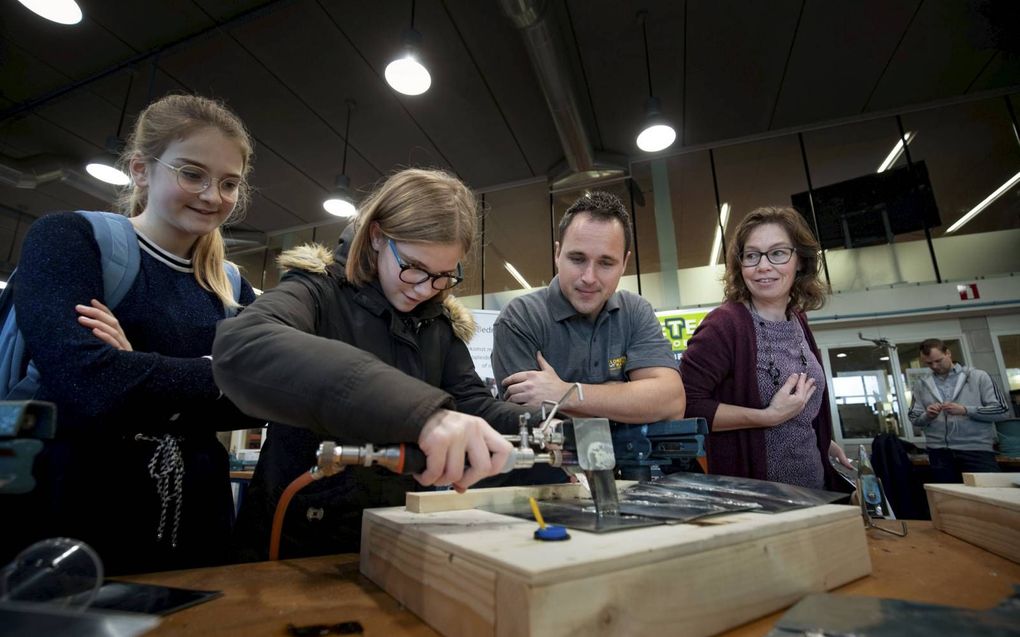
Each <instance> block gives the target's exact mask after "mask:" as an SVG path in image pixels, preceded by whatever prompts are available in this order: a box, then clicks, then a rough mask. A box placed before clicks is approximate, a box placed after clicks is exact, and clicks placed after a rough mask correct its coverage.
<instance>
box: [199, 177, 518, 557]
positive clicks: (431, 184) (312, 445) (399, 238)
mask: <svg viewBox="0 0 1020 637" xmlns="http://www.w3.org/2000/svg"><path fill="white" fill-rule="evenodd" d="M477 213H478V212H477V203H476V200H475V198H474V196H473V195H472V193H471V191H470V190H468V188H467V187H466V186H465V185H464V184H463V183H461V182H460V181H459V180H458V179H456V178H454V177H452V176H450V175H448V174H446V173H443V172H440V171H435V170H415V169H408V170H403V171H400V172H398V173H396V174H394V175H392V176H391V177H390V178H389V179H387V180H386V181H385V183H383V184H382V186H380V187H379V188H378V189H377V190H376V191H375V192H374V193H372V195H370V196H369V197H368V199H367V200H366V201H365V202H363V204H362V205H361V207H360V212H359V215H358V217H357V218H356V220H355V221H354V222H353V223H352V224H351V225H349V226H348V227H347V228H346V229H345V230H344V232H343V233H342V235H341V238H340V243H339V246H338V247H337V248H336V249H335V250H327V249H326V248H324V247H322V246H304V247H301V248H297V249H295V250H292V251H289V252H286V253H284V254H283V255H282V256H281V258H280V264H281V265H282V266H283V267H284V268H286V269H287V270H288V272H287V273H286V274H285V275H284V277H283V280H282V281H281V282H280V284H279V286H277V287H276V288H274V289H272V290H269V291H267V292H266V293H265V294H263V295H262V296H261V297H260V298H259V300H258V301H256V302H255V303H254V304H252V305H251V307H249V308H247V309H246V310H245V312H244V313H243V314H242V315H240V316H238V317H237V318H233V319H230V320H228V321H224V322H223V323H222V324H221V325H220V327H219V328H218V330H217V335H216V342H215V344H214V346H213V357H214V361H215V362H214V365H213V367H214V372H215V375H216V380H217V382H218V383H219V384H220V386H221V387H222V388H223V390H224V391H225V392H226V393H227V395H228V396H230V397H231V398H232V399H233V400H235V401H236V402H237V404H238V405H240V406H241V408H242V409H244V410H245V411H247V412H248V413H251V414H254V415H257V416H259V417H262V418H265V419H267V420H270V421H272V422H271V424H270V425H269V431H268V437H267V440H266V442H265V444H264V445H263V447H262V452H261V455H260V457H259V463H258V466H257V467H256V469H255V475H254V477H253V478H252V481H251V484H250V486H249V488H248V491H247V494H246V495H245V499H244V503H243V504H242V506H241V511H240V514H239V516H238V523H237V532H236V540H237V543H238V553H239V555H238V557H239V558H240V559H245V560H258V559H266V557H267V554H268V547H269V544H270V536H271V529H270V526H271V524H270V522H271V520H272V518H273V515H274V511H275V509H276V506H277V503H278V501H279V500H280V499H281V492H282V491H283V490H284V488H285V487H286V486H287V485H289V484H291V483H292V482H293V481H294V480H295V479H297V478H298V477H299V476H301V475H302V474H303V473H307V471H308V470H309V468H310V467H311V466H312V465H314V464H315V461H316V451H317V449H318V447H319V444H320V443H321V442H323V441H325V440H332V441H335V442H337V443H338V444H364V443H373V444H376V445H385V444H395V443H417V444H418V445H419V446H420V447H421V449H422V450H423V451H424V452H425V454H426V456H427V459H428V468H427V469H426V470H425V471H424V472H423V473H422V474H420V475H417V476H415V478H414V479H412V478H411V477H410V476H399V475H396V474H394V473H391V472H390V471H389V470H388V469H384V468H381V467H360V466H357V467H348V468H347V469H346V470H345V471H343V472H342V473H340V474H338V475H334V476H331V477H328V478H324V479H322V480H318V481H316V482H313V483H311V484H310V485H308V486H307V487H306V488H304V489H303V490H302V491H300V492H298V493H297V494H296V495H295V496H294V499H293V501H291V502H290V505H289V507H287V513H286V517H285V518H284V519H283V523H282V543H281V546H280V550H279V555H280V557H282V558H286V557H300V556H308V555H321V554H328V553H337V552H346V551H356V550H358V548H359V545H360V536H361V512H362V510H363V509H365V508H367V507H377V506H394V505H402V504H403V503H404V500H405V494H406V492H407V491H411V490H415V488H416V483H415V479H416V480H417V483H418V484H420V485H426V486H427V485H449V484H452V485H453V486H454V487H455V488H457V489H458V490H463V489H464V488H467V487H468V486H470V485H472V484H474V483H475V482H477V481H478V480H480V479H482V478H485V477H487V476H490V475H494V474H496V473H498V472H499V470H500V469H501V468H502V467H503V466H504V465H505V463H506V461H507V458H508V457H509V453H510V450H511V447H510V444H509V443H508V442H507V441H506V440H505V439H504V438H502V437H501V436H500V434H499V433H498V432H497V431H496V429H494V428H493V427H496V428H498V429H499V430H500V431H504V432H506V433H516V432H517V424H518V417H519V416H520V415H521V414H522V413H525V408H523V407H519V406H517V405H514V404H511V403H505V402H500V401H497V400H495V399H494V398H493V397H492V395H491V394H490V393H489V391H488V389H487V388H486V387H485V385H484V384H483V383H482V381H481V380H480V379H479V378H478V375H477V374H476V373H475V371H474V366H473V364H472V362H471V357H470V354H469V353H468V349H467V346H466V342H467V341H468V339H469V338H470V337H471V333H472V332H473V329H474V322H473V320H472V318H471V314H470V313H469V312H468V311H467V310H466V309H465V308H464V307H463V306H461V305H460V304H459V303H458V302H457V301H456V300H455V299H454V298H453V297H452V296H450V290H451V288H453V287H454V286H456V285H457V284H458V283H459V282H460V280H461V278H462V269H461V261H462V260H463V259H464V256H465V255H466V254H467V253H468V251H469V250H470V249H471V245H472V243H473V242H474V240H475V232H476V224H477ZM532 422H537V420H534V419H533V420H532ZM489 423H491V425H490V424H489ZM465 454H466V455H467V458H468V461H469V464H470V467H469V468H468V467H466V466H465Z"/></svg>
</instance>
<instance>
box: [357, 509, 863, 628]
mask: <svg viewBox="0 0 1020 637" xmlns="http://www.w3.org/2000/svg"><path fill="white" fill-rule="evenodd" d="M728 519H729V523H728V524H718V525H713V526H705V527H701V526H694V525H670V526H659V527H650V528H643V529H631V530H626V531H620V532H616V533H608V534H593V533H586V532H583V531H571V535H572V539H571V540H570V541H568V542H563V543H541V542H536V541H534V539H532V531H533V530H534V526H535V525H534V523H533V522H530V521H527V520H520V519H517V518H510V517H507V516H502V515H498V514H494V513H490V512H486V511H478V510H467V511H447V512H442V513H431V514H416V513H413V512H409V511H406V510H403V509H400V508H392V509H374V510H369V511H366V512H365V516H364V522H363V528H362V555H361V558H362V559H361V569H362V572H363V573H364V574H365V575H366V576H367V577H368V578H369V579H371V580H372V581H374V582H376V583H377V584H379V585H380V586H381V587H382V588H383V589H384V590H386V591H387V592H388V593H390V594H391V595H393V596H394V597H396V598H397V599H398V600H399V601H400V602H401V603H403V604H405V605H406V606H407V607H408V608H410V609H411V610H412V611H413V612H415V613H416V614H418V615H419V616H420V617H422V618H423V619H425V621H426V622H428V623H429V624H430V625H432V626H433V627H434V628H436V629H437V630H438V631H440V632H441V633H443V634H444V635H457V636H459V635H476V634H477V635H493V634H495V635H500V636H501V637H511V636H517V635H558V634H577V635H589V634H590V635H616V634H649V633H653V632H656V631H658V632H665V633H667V634H684V635H708V634H714V633H716V632H718V631H720V630H724V629H726V628H728V627H732V626H735V625H737V624H740V623H742V622H746V621H748V620H750V619H754V618H756V617H759V616H761V615H763V614H767V613H769V612H772V611H773V610H776V609H779V608H782V607H784V606H786V605H789V604H791V603H793V602H795V601H796V600H797V599H799V598H800V597H801V596H803V595H804V594H806V593H808V592H816V591H824V590H829V589H831V588H834V587H836V586H840V585H842V584H844V583H847V582H849V581H851V580H853V579H856V578H859V577H863V576H864V575H867V574H868V573H869V572H870V571H871V562H870V559H869V557H868V551H867V546H866V537H865V533H864V530H863V525H862V523H861V518H860V514H859V511H858V509H857V508H856V507H844V506H837V505H826V506H822V507H815V508H812V509H802V510H799V511H790V512H787V513H782V514H776V515H763V514H753V513H741V514H734V515H731V516H728ZM693 573H697V577H692V576H691V574H693Z"/></svg>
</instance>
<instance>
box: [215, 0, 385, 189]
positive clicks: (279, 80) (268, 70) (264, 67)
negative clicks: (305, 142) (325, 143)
mask: <svg viewBox="0 0 1020 637" xmlns="http://www.w3.org/2000/svg"><path fill="white" fill-rule="evenodd" d="M199 10H200V11H201V12H202V13H204V14H205V15H206V17H208V18H209V19H210V20H213V21H215V20H216V18H214V17H213V16H211V15H209V13H208V12H207V11H206V10H205V9H202V8H201V7H199ZM223 35H225V36H226V37H228V38H230V40H231V41H233V42H234V44H236V45H237V46H238V47H240V48H241V50H242V51H244V52H245V53H246V54H247V55H248V57H250V58H251V59H253V60H255V62H256V63H257V64H258V65H259V66H260V67H262V70H264V71H265V72H266V73H268V74H269V75H270V76H271V77H272V78H273V79H274V80H276V82H277V83H278V84H279V85H280V86H282V87H283V89H284V90H285V91H287V92H288V93H290V95H291V97H293V98H294V99H296V100H297V101H298V102H299V103H300V104H301V105H302V106H304V107H305V108H307V109H308V111H309V112H310V113H311V114H312V115H313V116H315V118H316V119H318V120H319V121H320V122H322V123H323V125H325V126H326V128H328V129H329V130H331V131H333V134H334V135H336V136H337V137H338V138H339V139H340V141H341V142H346V143H347V145H348V146H349V147H350V149H351V150H353V151H354V154H355V155H357V156H358V157H360V158H361V160H362V161H363V162H365V163H366V164H367V165H368V166H370V167H371V168H372V170H374V171H375V172H376V174H378V175H380V176H381V175H382V174H383V171H382V170H380V169H379V167H378V166H376V165H375V164H373V163H372V161H371V160H370V159H369V158H368V157H365V155H364V153H362V152H361V151H360V150H358V148H357V147H356V146H355V145H354V144H352V143H351V142H350V140H348V139H345V138H344V136H343V134H341V133H340V131H339V130H337V129H336V128H334V127H333V125H332V124H331V123H330V122H329V120H327V119H326V118H325V117H323V116H322V114H321V113H320V112H319V111H318V110H316V109H315V108H314V107H313V106H312V105H311V104H309V103H308V101H307V100H305V98H303V97H301V95H299V94H298V92H297V91H295V90H294V89H293V88H291V86H290V84H289V83H288V82H286V81H285V80H284V79H283V78H282V77H280V76H279V75H278V74H277V73H276V72H275V71H273V70H272V69H271V68H269V66H268V65H266V63H265V62H263V61H262V58H260V57H259V56H258V55H256V54H255V52H254V51H252V50H251V49H249V48H248V47H247V46H246V45H245V44H244V43H243V42H241V41H240V40H238V39H237V38H236V37H235V36H234V34H233V33H229V32H227V31H225V30H224V32H223ZM325 190H326V192H329V190H330V189H329V188H325Z"/></svg>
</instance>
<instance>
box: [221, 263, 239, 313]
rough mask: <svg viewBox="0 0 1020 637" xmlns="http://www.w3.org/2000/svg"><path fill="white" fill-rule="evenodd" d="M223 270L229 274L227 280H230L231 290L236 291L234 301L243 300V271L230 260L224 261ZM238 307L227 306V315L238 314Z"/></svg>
mask: <svg viewBox="0 0 1020 637" xmlns="http://www.w3.org/2000/svg"><path fill="white" fill-rule="evenodd" d="M223 272H224V273H225V274H226V275H227V280H228V281H230V290H231V292H233V293H234V303H240V302H241V271H240V270H238V269H237V266H236V265H234V264H233V263H231V262H230V261H227V260H224V261H223ZM237 310H238V308H236V307H231V308H226V312H227V316H228V317H231V316H234V315H235V314H237Z"/></svg>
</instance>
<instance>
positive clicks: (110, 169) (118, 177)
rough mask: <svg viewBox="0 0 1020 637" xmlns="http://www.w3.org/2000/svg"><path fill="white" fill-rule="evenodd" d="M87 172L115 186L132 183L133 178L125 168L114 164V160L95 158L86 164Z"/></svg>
mask: <svg viewBox="0 0 1020 637" xmlns="http://www.w3.org/2000/svg"><path fill="white" fill-rule="evenodd" d="M85 172H87V173H88V174H90V175H92V176H93V177H95V178H96V179H98V180H99V181H103V182H106V183H108V184H113V185H114V186H126V185H128V184H130V183H131V178H130V177H128V176H127V175H125V174H124V171H123V170H121V169H119V168H117V167H116V166H114V165H113V162H110V161H103V160H102V159H95V160H93V161H90V162H89V163H87V164H85ZM79 174H80V173H79Z"/></svg>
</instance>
